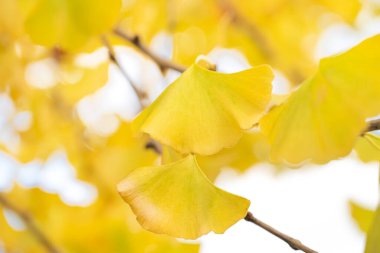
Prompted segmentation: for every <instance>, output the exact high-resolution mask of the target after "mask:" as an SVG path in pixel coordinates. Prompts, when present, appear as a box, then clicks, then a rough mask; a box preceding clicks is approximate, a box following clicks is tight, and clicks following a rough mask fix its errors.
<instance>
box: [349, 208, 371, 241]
mask: <svg viewBox="0 0 380 253" xmlns="http://www.w3.org/2000/svg"><path fill="white" fill-rule="evenodd" d="M350 210H351V216H352V218H353V219H354V220H355V222H356V224H357V225H358V227H359V229H360V230H361V231H362V232H364V233H367V232H368V231H369V229H370V227H371V224H372V221H373V218H374V214H375V212H374V211H373V210H371V209H368V208H365V207H363V206H361V205H359V204H357V203H355V202H354V201H350Z"/></svg>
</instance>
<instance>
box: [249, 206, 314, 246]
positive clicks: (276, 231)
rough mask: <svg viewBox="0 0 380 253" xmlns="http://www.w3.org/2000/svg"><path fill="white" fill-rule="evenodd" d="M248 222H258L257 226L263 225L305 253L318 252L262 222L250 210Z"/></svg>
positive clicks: (265, 228) (262, 226)
mask: <svg viewBox="0 0 380 253" xmlns="http://www.w3.org/2000/svg"><path fill="white" fill-rule="evenodd" d="M244 219H245V220H246V221H248V222H252V223H253V224H256V225H257V226H259V227H261V228H262V229H264V230H266V231H268V232H269V233H271V234H272V235H274V236H276V237H278V238H280V239H281V240H283V241H284V242H286V243H287V244H288V245H289V246H290V247H291V248H292V249H294V250H302V251H303V252H305V253H318V252H317V251H315V250H312V249H311V248H309V247H307V246H305V245H304V244H302V243H301V242H300V241H299V240H297V239H294V238H293V237H290V236H288V235H286V234H284V233H282V232H280V231H278V230H277V229H275V228H273V227H271V226H269V225H268V224H266V223H264V222H262V221H261V220H259V219H257V218H256V217H255V216H253V214H252V213H250V212H248V213H247V216H245V218H244Z"/></svg>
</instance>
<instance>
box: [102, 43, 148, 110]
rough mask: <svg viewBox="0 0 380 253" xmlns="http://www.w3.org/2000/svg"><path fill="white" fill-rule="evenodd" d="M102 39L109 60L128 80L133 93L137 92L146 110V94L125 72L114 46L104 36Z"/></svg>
mask: <svg viewBox="0 0 380 253" xmlns="http://www.w3.org/2000/svg"><path fill="white" fill-rule="evenodd" d="M101 39H102V42H103V44H104V46H105V47H106V48H107V50H108V56H109V59H110V60H111V61H112V62H113V63H114V64H115V65H116V66H117V67H118V69H119V70H120V72H121V74H122V75H123V76H124V78H125V79H126V80H127V82H128V83H129V84H130V85H131V87H132V89H133V91H134V92H135V94H136V95H137V97H138V98H139V99H138V100H139V103H140V105H141V107H142V108H144V107H145V106H144V104H143V102H142V101H143V100H144V98H146V94H145V93H144V92H142V91H140V90H139V89H138V88H137V86H136V84H135V83H134V82H133V81H132V79H131V77H130V76H129V75H128V73H127V72H126V71H125V69H124V68H123V67H122V66H121V64H120V62H119V61H118V59H117V57H116V54H115V50H114V48H113V46H112V45H111V43H110V42H109V41H108V39H107V37H106V36H102V37H101Z"/></svg>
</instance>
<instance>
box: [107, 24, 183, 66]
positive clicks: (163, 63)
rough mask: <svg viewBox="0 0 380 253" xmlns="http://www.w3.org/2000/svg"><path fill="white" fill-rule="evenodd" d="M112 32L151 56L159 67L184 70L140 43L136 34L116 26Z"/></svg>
mask: <svg viewBox="0 0 380 253" xmlns="http://www.w3.org/2000/svg"><path fill="white" fill-rule="evenodd" d="M113 33H114V34H115V35H117V36H118V37H120V38H122V39H124V40H126V41H128V42H130V43H132V44H133V45H134V46H135V47H136V48H137V49H139V50H140V51H141V52H142V53H143V54H145V55H146V56H148V57H149V58H151V59H152V60H153V61H154V62H156V64H157V65H158V66H160V68H161V69H173V70H176V71H178V72H181V73H182V72H184V71H185V70H186V67H185V66H182V65H180V64H177V63H174V62H171V61H169V60H166V59H164V58H161V57H160V56H158V55H156V54H155V53H154V52H152V51H151V50H150V49H149V48H148V47H146V46H145V45H144V44H142V43H141V40H140V37H139V36H137V35H129V34H127V33H125V32H124V31H122V30H121V29H120V28H118V27H116V28H115V29H113Z"/></svg>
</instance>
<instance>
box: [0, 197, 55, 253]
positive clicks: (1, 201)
mask: <svg viewBox="0 0 380 253" xmlns="http://www.w3.org/2000/svg"><path fill="white" fill-rule="evenodd" d="M0 205H2V206H3V207H4V208H6V209H9V210H11V211H12V212H14V213H15V214H16V215H17V216H18V217H20V219H21V220H22V221H23V222H24V224H25V225H26V227H27V228H28V229H29V231H30V232H31V234H32V235H33V236H34V237H35V238H36V239H37V241H39V242H40V243H41V245H42V246H43V247H44V248H45V249H46V251H47V252H49V253H59V252H60V251H59V250H58V248H57V247H56V246H55V245H54V244H53V243H52V242H51V241H50V240H49V239H48V237H47V236H46V235H45V234H44V233H43V232H42V230H40V229H39V228H38V227H37V225H36V224H35V222H34V221H33V219H32V218H31V216H30V215H29V214H28V213H26V212H25V211H23V210H21V209H20V208H18V207H17V206H15V205H14V204H12V203H11V202H10V201H9V200H8V199H7V198H6V197H5V196H4V195H3V194H0Z"/></svg>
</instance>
